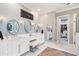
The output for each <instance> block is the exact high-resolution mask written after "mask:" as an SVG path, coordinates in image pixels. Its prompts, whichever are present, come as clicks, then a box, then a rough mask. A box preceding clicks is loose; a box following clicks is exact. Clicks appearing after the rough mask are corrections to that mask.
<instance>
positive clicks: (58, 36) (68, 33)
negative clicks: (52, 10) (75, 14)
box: [57, 14, 70, 45]
mask: <svg viewBox="0 0 79 59" xmlns="http://www.w3.org/2000/svg"><path fill="white" fill-rule="evenodd" d="M64 16H67V17H68V23H67V30H68V32H67V39H68V45H69V41H70V15H69V14H66V15H61V16H57V40H58V39H61V38H60V32H59V31H60V30H61V28H60V26H59V23H58V22H59V17H64ZM58 26H59V27H58Z"/></svg>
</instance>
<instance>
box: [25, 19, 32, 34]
mask: <svg viewBox="0 0 79 59" xmlns="http://www.w3.org/2000/svg"><path fill="white" fill-rule="evenodd" d="M27 21H28V22H29V24H30V26H31V27H30V30H29V31H27V30H26V22H27ZM31 29H32V24H31V22H30V20H26V21H25V22H24V30H25V32H27V33H30V31H31Z"/></svg>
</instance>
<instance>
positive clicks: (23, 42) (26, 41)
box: [20, 37, 29, 54]
mask: <svg viewBox="0 0 79 59" xmlns="http://www.w3.org/2000/svg"><path fill="white" fill-rule="evenodd" d="M20 50H21V54H22V53H25V52H27V51H29V38H28V37H24V38H23V39H21V43H20Z"/></svg>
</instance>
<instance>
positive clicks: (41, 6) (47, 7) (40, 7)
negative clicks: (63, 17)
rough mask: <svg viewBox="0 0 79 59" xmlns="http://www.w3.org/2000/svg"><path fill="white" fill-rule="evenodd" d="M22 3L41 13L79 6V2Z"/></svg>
mask: <svg viewBox="0 0 79 59" xmlns="http://www.w3.org/2000/svg"><path fill="white" fill-rule="evenodd" d="M22 5H24V6H25V7H26V8H29V9H30V10H32V11H33V10H35V11H38V12H39V13H40V14H44V13H48V12H53V11H61V10H65V9H70V8H75V7H79V3H22Z"/></svg>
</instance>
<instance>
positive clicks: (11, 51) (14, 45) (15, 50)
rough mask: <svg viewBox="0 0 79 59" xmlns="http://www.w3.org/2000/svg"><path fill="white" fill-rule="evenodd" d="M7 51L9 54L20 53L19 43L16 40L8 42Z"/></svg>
mask: <svg viewBox="0 0 79 59" xmlns="http://www.w3.org/2000/svg"><path fill="white" fill-rule="evenodd" d="M7 48H8V49H7V50H8V51H7V52H8V56H16V55H18V44H17V43H16V42H15V43H14V42H11V43H8V44H7Z"/></svg>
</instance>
